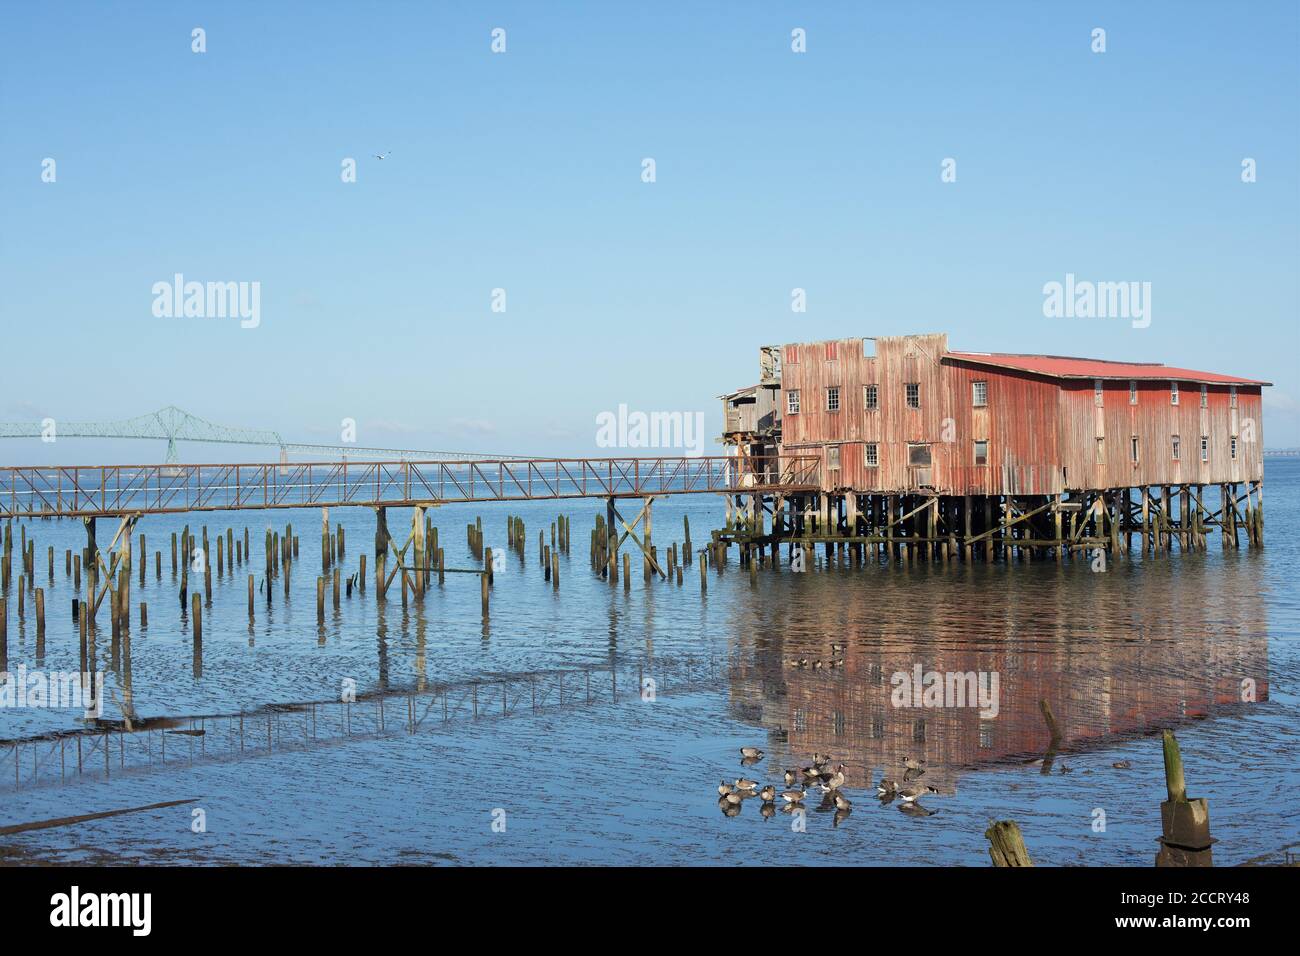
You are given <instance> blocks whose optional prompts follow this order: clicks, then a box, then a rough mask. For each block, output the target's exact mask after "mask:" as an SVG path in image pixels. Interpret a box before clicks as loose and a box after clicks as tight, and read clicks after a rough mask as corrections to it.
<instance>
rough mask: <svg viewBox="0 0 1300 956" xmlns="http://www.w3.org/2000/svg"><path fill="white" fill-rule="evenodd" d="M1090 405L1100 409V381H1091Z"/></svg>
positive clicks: (1097, 379) (1095, 379) (1096, 379)
mask: <svg viewBox="0 0 1300 956" xmlns="http://www.w3.org/2000/svg"><path fill="white" fill-rule="evenodd" d="M1092 404H1094V405H1096V406H1098V407H1101V379H1099V378H1094V379H1093V380H1092Z"/></svg>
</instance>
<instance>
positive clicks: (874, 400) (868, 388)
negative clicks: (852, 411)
mask: <svg viewBox="0 0 1300 956" xmlns="http://www.w3.org/2000/svg"><path fill="white" fill-rule="evenodd" d="M879 401H880V388H879V386H876V385H863V386H862V407H863V408H865V409H866V410H867V411H869V412H874V411H875V410H876V409H877V408H879V407H880V406H879V404H878V403H879Z"/></svg>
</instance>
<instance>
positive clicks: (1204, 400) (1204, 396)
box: [1201, 385, 1210, 408]
mask: <svg viewBox="0 0 1300 956" xmlns="http://www.w3.org/2000/svg"><path fill="white" fill-rule="evenodd" d="M1209 406H1210V390H1209V388H1208V387H1207V386H1205V385H1202V386H1201V408H1209Z"/></svg>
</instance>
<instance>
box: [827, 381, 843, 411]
mask: <svg viewBox="0 0 1300 956" xmlns="http://www.w3.org/2000/svg"><path fill="white" fill-rule="evenodd" d="M839 410H840V387H839V386H838V385H832V386H830V387H829V388H827V389H826V411H828V412H838V411H839Z"/></svg>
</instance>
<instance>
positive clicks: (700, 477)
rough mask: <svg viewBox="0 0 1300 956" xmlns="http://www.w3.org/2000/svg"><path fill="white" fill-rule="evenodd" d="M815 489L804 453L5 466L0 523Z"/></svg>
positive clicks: (814, 465) (812, 464)
mask: <svg viewBox="0 0 1300 956" xmlns="http://www.w3.org/2000/svg"><path fill="white" fill-rule="evenodd" d="M818 481H819V459H818V458H816V457H811V456H798V455H796V456H771V457H768V458H760V457H740V458H738V457H735V456H713V457H704V456H700V457H667V458H530V459H501V460H497V461H489V460H483V461H479V460H472V461H423V462H422V461H376V462H369V461H342V462H307V463H282V462H275V463H252V464H202V465H178V464H157V465H93V466H65V467H34V466H26V467H11V468H0V517H31V518H44V517H50V518H65V517H96V516H106V515H126V514H140V515H143V514H168V513H182V512H189V511H241V510H260V509H285V508H319V507H330V508H333V507H347V506H369V507H403V506H413V505H417V504H419V505H436V504H443V503H452V502H482V501H530V500H547V499H563V498H643V497H647V496H658V495H678V494H700V493H715V494H753V493H767V494H780V493H787V492H797V491H808V490H814V489H816V488H817V487H818Z"/></svg>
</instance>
